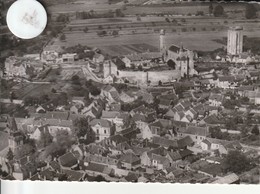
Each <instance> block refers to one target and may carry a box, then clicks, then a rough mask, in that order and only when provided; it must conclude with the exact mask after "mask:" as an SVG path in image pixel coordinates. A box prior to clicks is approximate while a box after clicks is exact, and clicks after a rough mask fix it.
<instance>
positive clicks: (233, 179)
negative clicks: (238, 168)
mask: <svg viewBox="0 0 260 194" xmlns="http://www.w3.org/2000/svg"><path fill="white" fill-rule="evenodd" d="M211 183H212V184H239V183H240V178H239V176H238V175H237V174H235V173H231V174H229V175H226V176H224V177H220V178H218V179H217V180H215V181H213V182H211Z"/></svg>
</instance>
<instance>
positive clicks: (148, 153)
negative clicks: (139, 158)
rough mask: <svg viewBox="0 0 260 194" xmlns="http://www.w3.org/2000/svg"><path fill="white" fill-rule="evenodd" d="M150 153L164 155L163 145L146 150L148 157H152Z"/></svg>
mask: <svg viewBox="0 0 260 194" xmlns="http://www.w3.org/2000/svg"><path fill="white" fill-rule="evenodd" d="M152 154H157V155H158V154H159V155H162V156H164V155H166V149H165V148H163V147H158V148H155V149H153V150H150V151H148V152H147V155H148V157H149V158H151V157H152Z"/></svg>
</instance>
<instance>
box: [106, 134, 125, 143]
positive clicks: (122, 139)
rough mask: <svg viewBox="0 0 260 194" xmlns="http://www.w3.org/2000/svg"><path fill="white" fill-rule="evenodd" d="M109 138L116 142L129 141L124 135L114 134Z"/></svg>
mask: <svg viewBox="0 0 260 194" xmlns="http://www.w3.org/2000/svg"><path fill="white" fill-rule="evenodd" d="M109 140H110V141H112V142H115V143H116V144H120V143H123V142H127V141H128V139H127V138H125V137H123V136H122V135H113V136H110V137H109Z"/></svg>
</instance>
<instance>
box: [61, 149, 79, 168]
mask: <svg viewBox="0 0 260 194" xmlns="http://www.w3.org/2000/svg"><path fill="white" fill-rule="evenodd" d="M59 161H60V164H61V165H62V166H65V167H72V166H74V165H75V164H77V162H78V161H77V158H75V156H74V155H73V154H72V153H71V152H69V153H66V154H64V155H62V156H60V157H59Z"/></svg>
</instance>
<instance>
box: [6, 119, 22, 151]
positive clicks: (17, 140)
mask: <svg viewBox="0 0 260 194" xmlns="http://www.w3.org/2000/svg"><path fill="white" fill-rule="evenodd" d="M8 128H9V138H8V145H9V148H10V149H11V150H12V151H13V153H14V152H15V151H16V149H17V148H18V147H19V146H20V145H23V134H22V133H21V132H20V131H19V130H18V128H17V124H16V121H15V119H14V117H12V118H10V120H9V122H8Z"/></svg>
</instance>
